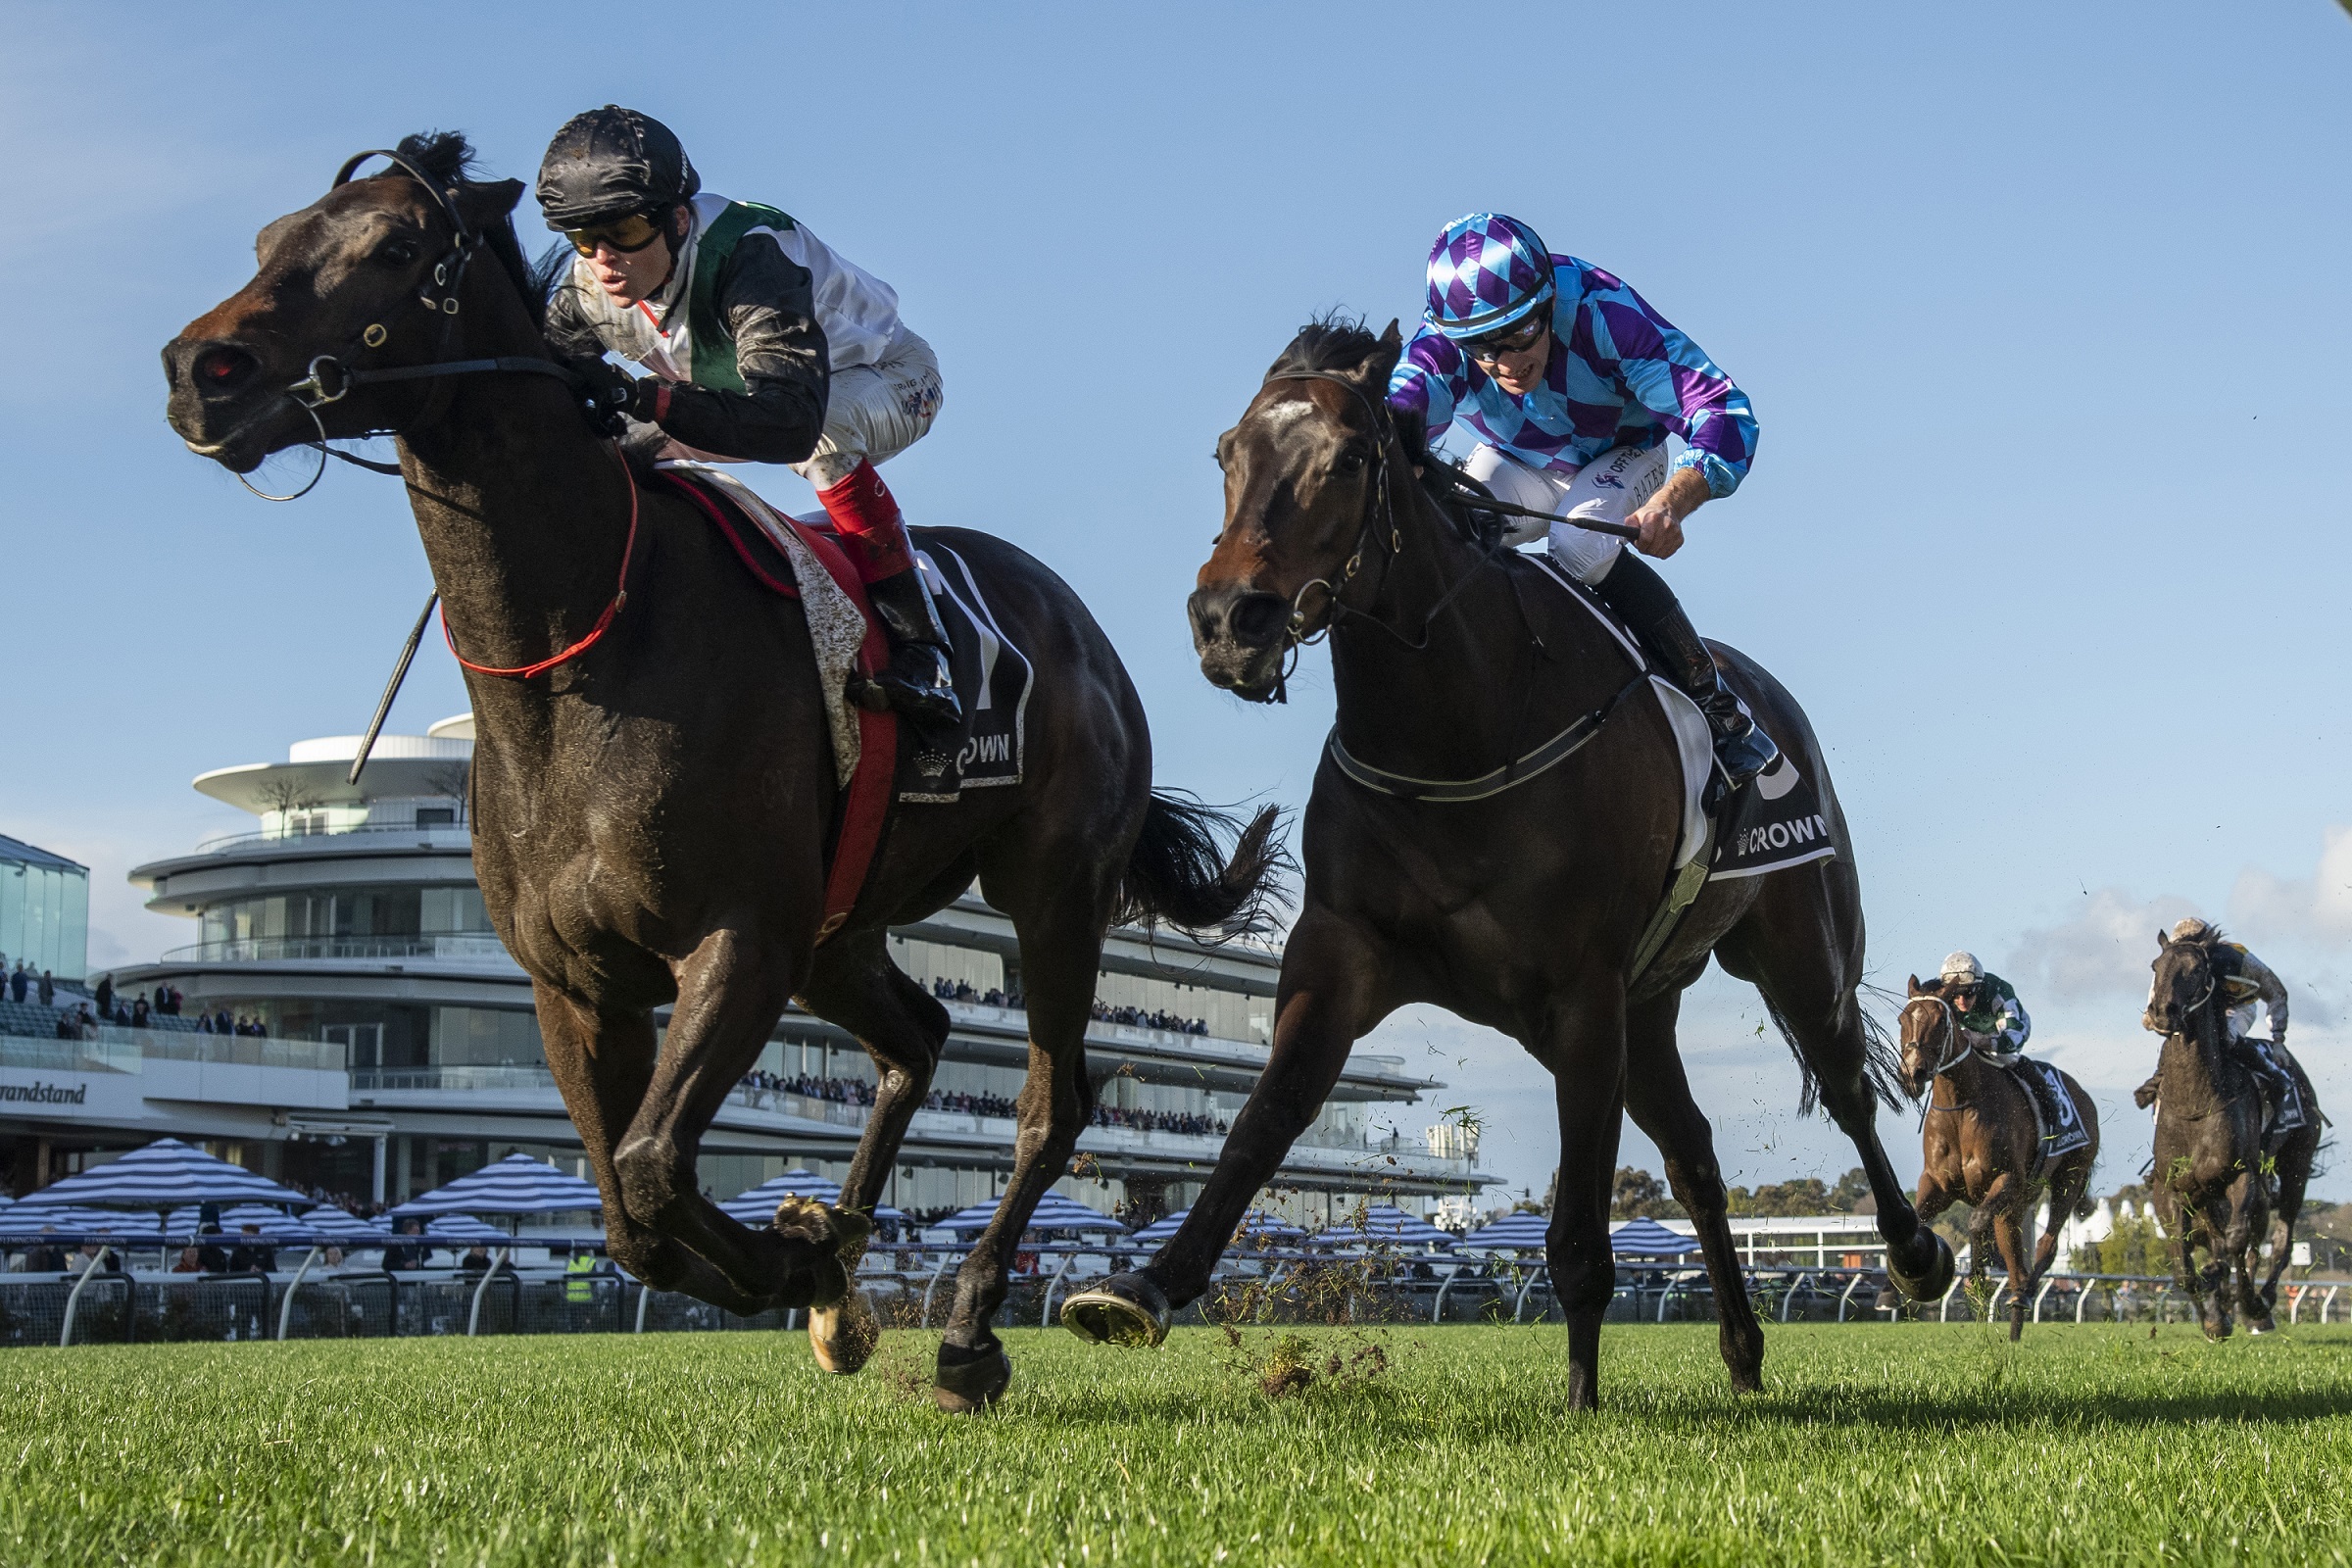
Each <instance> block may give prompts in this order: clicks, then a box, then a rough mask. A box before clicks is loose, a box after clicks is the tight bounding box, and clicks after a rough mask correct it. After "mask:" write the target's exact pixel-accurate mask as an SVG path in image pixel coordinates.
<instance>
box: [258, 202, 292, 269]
mask: <svg viewBox="0 0 2352 1568" xmlns="http://www.w3.org/2000/svg"><path fill="white" fill-rule="evenodd" d="M301 216H302V215H301V214H300V213H288V214H287V215H286V216H285V217H283V218H280V219H276V220H273V221H270V222H269V223H266V224H264V225H263V226H262V231H261V232H260V233H259V234H256V235H254V236H253V259H254V262H255V264H256V265H258V266H262V267H267V266H269V265H270V252H271V251H273V250H275V249H277V242H278V241H279V240H281V239H283V238H285V235H286V231H287V230H288V229H290V228H292V227H293V226H294V220H296V219H298V218H300V217H301Z"/></svg>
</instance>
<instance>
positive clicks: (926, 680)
mask: <svg viewBox="0 0 2352 1568" xmlns="http://www.w3.org/2000/svg"><path fill="white" fill-rule="evenodd" d="M865 596H866V598H867V599H868V600H870V601H871V602H872V604H873V607H874V614H875V616H876V617H877V618H878V619H880V620H881V622H882V634H883V635H884V636H885V637H887V638H888V639H889V640H890V663H889V664H888V665H887V666H886V667H885V668H884V669H883V670H882V672H881V673H880V674H878V675H876V676H875V677H874V678H873V679H872V680H871V681H869V682H868V683H867V685H868V687H869V689H872V690H875V691H878V692H879V693H880V694H881V696H882V699H883V702H884V704H885V706H887V707H890V708H894V709H896V710H898V711H900V712H902V713H905V714H906V715H907V717H908V718H911V719H913V720H914V721H915V722H916V723H918V724H923V725H930V726H936V727H937V728H940V729H947V730H953V729H955V728H956V727H958V726H959V725H961V724H962V722H963V705H962V704H961V703H959V702H957V701H956V681H955V677H954V676H953V675H952V674H951V673H950V672H949V667H948V629H947V627H945V626H943V625H941V624H940V619H939V612H938V610H936V609H935V608H933V606H932V604H931V591H930V589H928V588H927V587H925V586H924V584H923V574H922V573H921V572H920V571H919V570H918V571H902V572H899V573H897V574H895V575H893V576H889V577H884V578H882V579H881V580H880V581H878V582H870V583H867V584H866V585H865Z"/></svg>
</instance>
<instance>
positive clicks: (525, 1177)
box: [392, 1151, 605, 1219]
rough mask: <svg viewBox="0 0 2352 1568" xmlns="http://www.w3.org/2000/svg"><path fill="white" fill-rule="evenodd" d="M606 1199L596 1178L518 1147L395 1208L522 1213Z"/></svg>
mask: <svg viewBox="0 0 2352 1568" xmlns="http://www.w3.org/2000/svg"><path fill="white" fill-rule="evenodd" d="M604 1203H605V1200H604V1197H603V1195H602V1194H600V1193H598V1192H597V1190H596V1184H595V1183H594V1182H584V1181H582V1180H580V1179H579V1178H578V1177H577V1176H566V1175H565V1174H564V1172H562V1171H560V1170H558V1169H556V1167H555V1166H553V1165H550V1164H547V1163H545V1162H544V1161H541V1160H536V1159H533V1158H532V1157H531V1156H530V1155H528V1154H525V1153H522V1152H519V1151H517V1152H515V1153H512V1154H509V1155H508V1156H507V1157H506V1158H504V1159H501V1160H495V1161H493V1162H491V1163H490V1164H487V1165H484V1166H483V1167H482V1168H481V1169H480V1170H477V1171H475V1172H473V1173H472V1174H471V1175H469V1176H461V1177H459V1178H458V1179H457V1180H456V1181H454V1182H451V1183H450V1184H449V1185H448V1186H447V1187H436V1188H434V1189H433V1190H432V1191H431V1192H429V1193H424V1194H421V1195H419V1196H417V1197H416V1198H412V1199H410V1200H409V1201H407V1202H405V1203H402V1204H400V1205H398V1206H397V1207H395V1208H394V1209H393V1210H392V1214H393V1217H394V1218H396V1219H407V1218H409V1217H410V1216H412V1215H429V1214H509V1215H514V1216H515V1217H517V1218H519V1217H520V1216H522V1215H524V1214H561V1213H568V1212H572V1211H575V1210H580V1209H594V1208H602V1207H603V1206H604Z"/></svg>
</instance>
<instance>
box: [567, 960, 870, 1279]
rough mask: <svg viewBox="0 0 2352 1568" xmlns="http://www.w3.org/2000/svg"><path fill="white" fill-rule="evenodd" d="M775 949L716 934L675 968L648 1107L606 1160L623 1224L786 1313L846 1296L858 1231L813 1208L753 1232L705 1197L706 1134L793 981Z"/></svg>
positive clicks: (789, 966)
mask: <svg viewBox="0 0 2352 1568" xmlns="http://www.w3.org/2000/svg"><path fill="white" fill-rule="evenodd" d="M796 967H797V966H796V965H795V964H793V963H792V962H791V960H790V959H789V958H788V957H787V956H786V953H785V951H784V950H783V948H782V947H781V945H780V944H773V943H760V942H756V941H755V940H753V939H752V938H751V937H749V936H747V935H745V934H744V933H742V932H739V931H736V930H733V929H722V930H719V931H714V932H712V933H711V935H710V936H708V937H706V938H704V939H703V941H702V942H701V944H700V945H698V946H697V947H696V948H695V950H694V952H693V953H691V954H690V955H688V956H687V957H686V959H685V961H684V962H683V963H680V964H679V965H677V980H678V1000H677V1005H676V1006H675V1007H674V1008H673V1009H672V1010H671V1012H670V1021H669V1035H668V1039H667V1041H666V1042H665V1044H664V1047H663V1050H662V1056H661V1059H660V1060H659V1061H658V1062H656V1063H655V1066H654V1076H653V1081H652V1083H651V1084H649V1085H648V1086H647V1089H646V1093H645V1098H644V1102H643V1103H642V1104H640V1105H639V1106H638V1109H637V1112H636V1114H635V1115H634V1116H633V1117H632V1118H631V1119H630V1121H629V1126H628V1131H627V1134H626V1135H625V1136H624V1137H623V1138H622V1140H621V1142H620V1146H619V1148H618V1149H617V1150H616V1151H615V1152H614V1153H613V1168H614V1173H615V1175H616V1176H617V1178H618V1181H619V1188H620V1201H621V1204H622V1206H623V1207H624V1208H625V1209H626V1210H627V1212H628V1217H629V1218H630V1219H632V1220H634V1221H636V1222H637V1223H639V1224H641V1225H644V1226H647V1227H649V1228H650V1229H652V1230H655V1231H657V1232H659V1233H661V1234H662V1235H663V1236H666V1237H669V1238H670V1239H672V1240H673V1241H676V1242H679V1243H682V1244H683V1245H684V1246H685V1247H687V1248H688V1249H689V1250H692V1251H694V1252H696V1253H699V1254H700V1255H701V1256H703V1257H705V1258H707V1259H709V1260H710V1261H711V1264H712V1265H714V1266H715V1267H716V1268H717V1270H718V1272H719V1273H720V1274H721V1275H722V1276H724V1277H725V1279H726V1281H727V1282H728V1283H729V1284H730V1285H732V1286H733V1287H734V1288H735V1289H736V1290H737V1291H740V1292H742V1293H743V1294H745V1295H746V1296H750V1297H754V1298H761V1299H770V1300H771V1301H772V1303H773V1304H776V1305H783V1306H830V1305H831V1304H832V1303H833V1302H835V1301H837V1300H839V1299H841V1297H842V1294H843V1293H844V1292H845V1291H846V1290H847V1289H848V1274H847V1271H846V1270H845V1269H844V1268H843V1266H842V1261H841V1252H842V1249H843V1246H844V1244H845V1243H850V1244H855V1243H856V1242H858V1241H861V1240H862V1239H863V1235H864V1232H863V1229H862V1226H861V1225H859V1224H858V1223H855V1222H851V1221H847V1220H845V1219H843V1218H842V1217H841V1216H840V1215H839V1213H838V1212H837V1211H828V1210H825V1209H823V1208H822V1207H821V1206H819V1205H815V1204H810V1205H808V1206H807V1207H805V1208H804V1209H802V1210H801V1211H800V1212H799V1213H798V1214H797V1215H792V1216H787V1215H785V1214H783V1213H779V1214H778V1216H777V1219H776V1222H775V1224H774V1225H773V1226H771V1227H770V1228H768V1229H765V1230H759V1231H755V1230H751V1229H749V1228H748V1227H746V1226H744V1225H743V1224H741V1223H740V1222H738V1221H737V1220H735V1219H733V1218H732V1217H730V1216H729V1215H728V1214H727V1213H726V1211H725V1210H723V1209H721V1208H720V1207H719V1206H718V1205H717V1204H716V1203H714V1202H712V1201H711V1200H710V1199H708V1198H706V1197H704V1196H703V1191H702V1183H701V1180H700V1179H699V1177H698V1176H697V1175H696V1170H695V1161H696V1158H697V1156H698V1155H699V1154H700V1153H701V1152H702V1141H703V1134H704V1132H705V1131H706V1130H708V1129H709V1127H710V1125H711V1118H712V1117H714V1116H716V1115H717V1114H718V1107H719V1106H720V1105H721V1104H723V1103H725V1102H726V1098H727V1096H728V1095H730V1094H732V1093H733V1092H734V1090H735V1088H736V1086H737V1085H738V1084H740V1083H741V1082H742V1081H743V1075H744V1074H745V1073H747V1072H749V1071H750V1070H751V1069H752V1067H753V1066H754V1065H755V1064H756V1063H757V1062H758V1061H759V1059H760V1051H761V1050H762V1049H764V1048H765V1046H766V1044H767V1038H768V1034H769V1032H770V1031H771V1030H773V1029H774V1028H775V1023H776V1019H777V1018H778V1017H780V1016H781V1015H782V1014H783V1011H784V1003H785V999H786V998H788V997H789V996H790V995H791V994H792V991H793V989H794V987H795V984H796V983H797V981H798V979H799V976H798V975H797V974H796V973H794V972H793V971H794V969H795V968H796Z"/></svg>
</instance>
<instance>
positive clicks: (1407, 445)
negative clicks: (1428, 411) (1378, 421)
mask: <svg viewBox="0 0 2352 1568" xmlns="http://www.w3.org/2000/svg"><path fill="white" fill-rule="evenodd" d="M1389 422H1390V423H1391V424H1394V425H1395V426H1396V427H1397V444H1398V445H1399V446H1401V447H1403V448H1404V457H1405V461H1406V462H1408V463H1410V464H1411V465H1412V466H1414V467H1416V468H1419V467H1424V466H1427V465H1428V463H1429V420H1428V417H1426V416H1425V415H1423V414H1422V413H1421V412H1420V411H1419V410H1418V409H1400V408H1397V406H1396V405H1394V404H1391V405H1390V407H1389Z"/></svg>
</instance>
